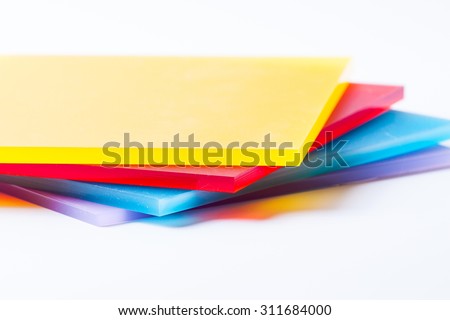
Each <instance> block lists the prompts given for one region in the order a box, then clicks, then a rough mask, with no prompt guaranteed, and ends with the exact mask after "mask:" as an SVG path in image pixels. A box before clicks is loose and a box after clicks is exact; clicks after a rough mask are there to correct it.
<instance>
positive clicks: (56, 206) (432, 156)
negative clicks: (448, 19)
mask: <svg viewBox="0 0 450 320" xmlns="http://www.w3.org/2000/svg"><path fill="white" fill-rule="evenodd" d="M449 167H450V149H448V148H445V147H441V146H436V147H431V148H428V149H424V150H421V151H416V152H413V153H408V154H406V155H402V156H398V157H394V158H389V159H386V160H382V161H378V162H373V163H370V164H365V165H361V166H356V167H352V168H347V169H344V170H339V171H335V172H331V173H328V174H324V175H319V176H316V177H311V178H307V179H302V178H299V179H298V180H296V181H293V182H291V183H286V184H283V185H279V186H277V187H272V188H268V189H265V190H261V191H259V192H254V193H250V194H247V195H243V196H240V197H235V198H233V199H228V200H225V201H222V202H219V203H217V205H210V206H209V207H205V208H203V209H196V210H188V211H184V212H180V213H178V214H174V215H169V216H165V217H151V218H148V217H149V216H148V215H146V214H143V213H137V212H133V211H129V210H125V209H120V208H116V207H110V206H106V205H102V204H98V203H95V202H90V201H86V200H81V199H77V198H71V197H67V196H63V195H58V194H54V193H49V192H44V191H37V190H33V189H28V188H24V187H19V186H15V185H10V184H5V183H0V191H1V192H4V193H6V194H9V195H12V196H15V197H17V198H20V199H23V200H26V201H29V202H31V203H34V204H37V205H40V206H42V207H45V208H48V209H51V210H54V211H56V212H60V213H62V214H65V215H68V216H70V217H73V218H76V219H79V220H82V221H85V222H87V223H91V224H93V225H96V226H110V225H115V224H120V223H125V222H129V221H133V220H137V219H142V218H147V219H146V221H150V222H151V223H155V224H162V225H169V226H184V225H189V224H193V223H198V222H202V221H207V220H212V219H223V218H224V217H225V216H226V213H227V212H228V213H231V212H233V215H235V212H236V207H232V208H229V207H228V206H225V205H226V204H233V203H236V202H240V201H248V200H255V199H261V198H266V197H273V196H280V195H285V194H290V193H297V192H303V191H309V190H314V189H320V188H327V187H332V186H337V185H345V184H349V183H356V182H365V181H373V180H378V179H386V178H391V177H397V176H402V175H408V174H414V173H419V172H424V171H430V170H437V169H442V168H449ZM280 201H282V200H280ZM219 204H220V206H219ZM262 205H264V202H263V203H262ZM218 208H219V209H218ZM247 210H250V209H249V208H247ZM238 211H239V210H238ZM241 211H242V210H241ZM245 214H246V215H248V214H251V213H248V212H247V213H245Z"/></svg>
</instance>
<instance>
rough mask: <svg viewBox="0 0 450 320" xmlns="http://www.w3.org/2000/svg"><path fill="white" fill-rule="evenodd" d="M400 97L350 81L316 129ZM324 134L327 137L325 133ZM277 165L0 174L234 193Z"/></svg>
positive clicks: (42, 169) (338, 128) (373, 111)
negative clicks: (324, 120) (322, 124)
mask: <svg viewBox="0 0 450 320" xmlns="http://www.w3.org/2000/svg"><path fill="white" fill-rule="evenodd" d="M402 97H403V88H402V87H399V86H382V85H368V84H356V83H351V84H349V86H348V87H347V89H346V91H345V93H344V95H343V96H342V98H341V100H340V101H339V103H338V104H337V106H336V108H335V109H334V111H333V113H332V115H331V117H330V118H329V119H328V121H327V123H326V125H325V127H324V129H323V130H322V131H321V133H320V134H319V137H318V138H317V140H316V141H317V142H318V143H321V144H325V143H326V142H329V141H327V140H326V139H327V137H326V135H325V132H332V133H333V135H332V137H333V138H334V139H335V138H337V137H339V136H341V135H342V134H345V133H347V132H349V131H351V130H353V129H355V128H357V127H359V126H360V125H362V124H364V123H366V122H368V121H370V120H372V119H374V118H375V117H377V116H379V115H381V114H382V113H384V112H386V111H387V110H388V109H389V107H390V106H391V105H392V104H393V103H395V102H397V101H398V100H400V99H401V98H402ZM328 139H330V136H328ZM277 169H278V168H274V167H266V166H257V167H155V166H146V167H118V168H111V167H105V166H94V165H90V166H89V165H58V164H0V174H8V175H19V176H31V177H40V178H55V179H68V180H79V181H89V182H103V183H117V184H131V185H141V186H154V187H165V188H178V189H191V190H204V191H217V192H237V191H239V190H240V189H242V188H244V187H246V186H248V185H250V184H251V183H253V182H255V181H257V180H259V179H261V178H262V177H264V176H266V175H268V174H270V173H272V172H274V171H275V170H277Z"/></svg>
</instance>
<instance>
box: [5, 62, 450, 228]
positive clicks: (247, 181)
mask: <svg viewBox="0 0 450 320" xmlns="http://www.w3.org/2000/svg"><path fill="white" fill-rule="evenodd" d="M346 63H347V60H345V59H327V58H176V57H170V58H169V57H165V58H164V57H26V56H23V57H1V58H0V85H1V86H2V90H1V91H0V104H1V106H2V111H3V117H2V119H3V121H2V126H0V132H1V136H0V137H1V138H0V192H3V193H6V194H9V195H12V196H15V197H17V198H21V199H24V200H26V201H29V202H32V203H35V204H38V205H40V206H43V207H46V208H49V209H51V210H54V211H57V212H60V213H63V214H65V215H68V216H71V217H73V218H76V219H79V220H82V221H85V222H88V223H91V224H94V225H97V226H108V225H114V224H120V223H124V222H129V221H134V220H138V219H143V218H152V217H153V218H152V219H151V221H152V222H155V223H167V221H171V223H173V222H174V221H176V222H177V223H180V224H186V223H191V222H195V221H202V220H207V219H208V218H207V217H208V216H211V215H214V212H217V210H219V211H221V214H223V210H226V208H227V207H228V206H230V205H231V206H235V205H239V203H241V202H243V201H251V200H255V199H262V198H267V197H274V196H279V195H283V194H287V193H296V192H302V191H308V190H313V189H317V188H325V187H330V186H336V185H342V184H348V183H355V182H363V181H372V180H376V179H384V178H389V177H396V176H401V175H405V174H412V173H417V172H423V171H428V170H435V169H441V168H446V167H450V150H449V149H447V148H445V147H441V146H438V144H439V143H440V142H442V141H445V140H447V139H450V121H448V120H444V119H438V118H432V117H427V116H422V115H416V114H410V113H406V112H400V111H393V110H390V107H391V105H393V104H394V103H395V102H397V101H398V100H400V99H401V98H402V97H403V88H402V87H398V86H385V85H368V84H355V83H345V82H341V81H342V79H341V73H342V72H343V71H344V68H345V66H346ZM259 201H262V200H259ZM280 201H282V200H280ZM199 207H200V208H199ZM218 208H220V209H218ZM202 217H203V218H204V219H203V218H202Z"/></svg>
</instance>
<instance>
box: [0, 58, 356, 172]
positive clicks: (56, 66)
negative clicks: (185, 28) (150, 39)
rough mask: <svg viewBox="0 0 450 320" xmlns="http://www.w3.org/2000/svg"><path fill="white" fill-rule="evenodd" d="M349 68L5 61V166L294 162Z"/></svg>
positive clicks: (297, 62)
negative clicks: (20, 164)
mask: <svg viewBox="0 0 450 320" xmlns="http://www.w3.org/2000/svg"><path fill="white" fill-rule="evenodd" d="M346 63H347V59H341V58H200V57H71V56H58V57H56V56H48V57H47V56H12V57H0V108H1V118H0V119H1V120H0V121H1V122H0V162H1V163H67V164H106V163H108V164H114V163H117V162H120V163H130V164H139V163H141V164H148V163H150V164H172V165H173V164H189V165H197V164H199V165H219V164H220V165H224V164H227V165H277V166H283V165H299V164H300V161H298V159H300V160H301V159H302V158H303V154H304V152H305V149H306V151H307V148H305V144H306V143H308V142H312V141H314V139H315V137H316V136H317V134H318V133H319V131H320V130H321V128H322V126H323V125H324V123H325V122H326V120H327V118H328V116H329V115H330V113H331V112H332V110H333V108H334V106H335V105H336V103H337V101H338V100H339V98H340V96H341V94H342V93H343V90H344V89H345V84H344V85H338V83H339V79H340V76H341V73H342V72H343V70H344V68H345V65H346ZM268 135H269V136H268ZM189 136H190V138H189ZM267 138H269V140H270V146H268V143H266V144H265V147H264V145H263V142H264V141H266V142H267ZM189 139H190V140H189ZM174 141H175V143H174ZM177 141H179V142H180V144H178V143H177ZM189 141H191V142H192V143H193V144H192V143H189ZM149 143H150V144H149ZM186 143H189V144H186ZM274 143H275V146H274V145H273V144H274ZM283 143H284V145H283V147H282V149H284V150H281V152H280V145H282V144H283ZM129 147H131V148H129Z"/></svg>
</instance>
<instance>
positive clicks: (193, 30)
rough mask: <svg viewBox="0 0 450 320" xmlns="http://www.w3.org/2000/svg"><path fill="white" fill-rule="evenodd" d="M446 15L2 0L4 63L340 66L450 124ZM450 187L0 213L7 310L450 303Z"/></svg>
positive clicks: (432, 179)
mask: <svg viewBox="0 0 450 320" xmlns="http://www.w3.org/2000/svg"><path fill="white" fill-rule="evenodd" d="M449 12H450V2H448V1H445V0H442V1H428V2H426V3H425V2H419V1H372V2H369V1H326V2H323V1H272V2H269V1H222V2H218V1H217V2H213V1H161V2H159V3H157V2H151V1H92V0H91V1H73V2H68V1H6V0H0V54H16V53H19V54H28V53H43V54H157V55H162V54H173V55H176V54H192V55H325V56H326V55H346V56H351V57H353V66H352V70H351V73H350V79H351V80H353V81H360V82H369V83H386V84H404V85H405V87H406V99H405V101H404V102H402V103H401V104H399V105H398V108H399V109H402V110H408V111H412V112H418V113H426V114H430V115H436V116H441V117H447V118H450V108H449V107H448V106H449V99H448V92H449V90H448V87H449V85H450V76H449V75H450V63H449V58H448V57H450V48H449V45H448V43H449V41H448V40H449V39H450V19H448V13H449ZM449 188H450V170H445V171H438V172H434V173H428V174H421V175H417V176H411V177H405V178H399V179H394V180H388V181H382V182H375V183H370V184H364V185H358V186H351V187H343V188H334V189H329V190H322V191H315V192H309V193H304V194H298V195H293V196H288V197H284V198H283V201H282V202H280V201H278V202H277V203H278V204H280V203H281V204H282V205H281V207H277V205H276V204H275V201H274V200H268V201H264V202H259V203H256V204H247V205H245V207H244V209H245V210H246V211H247V212H251V210H253V211H254V212H261V211H262V210H264V212H266V213H267V214H268V215H270V212H271V210H275V211H279V212H282V213H283V214H279V215H276V216H273V217H271V218H268V219H264V220H248V219H225V220H215V221H209V222H205V223H202V224H198V225H194V226H189V227H184V228H170V227H161V226H155V225H151V224H146V223H134V224H128V225H124V226H119V227H112V228H96V227H92V226H90V225H87V224H84V223H81V222H78V221H76V220H73V219H70V218H67V217H64V216H62V215H59V214H57V213H54V212H51V211H48V210H45V209H32V208H0V259H1V260H0V298H160V299H163V298H204V299H208V298H216V299H220V298H234V299H240V298H267V299H271V298H278V299H282V298H302V299H304V298H328V299H334V298H356V299H358V298H436V299H437V298H450V275H449V270H450V255H449V252H450V232H449V230H450V203H449V199H448V194H449V192H448V190H449ZM324 199H325V201H324Z"/></svg>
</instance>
